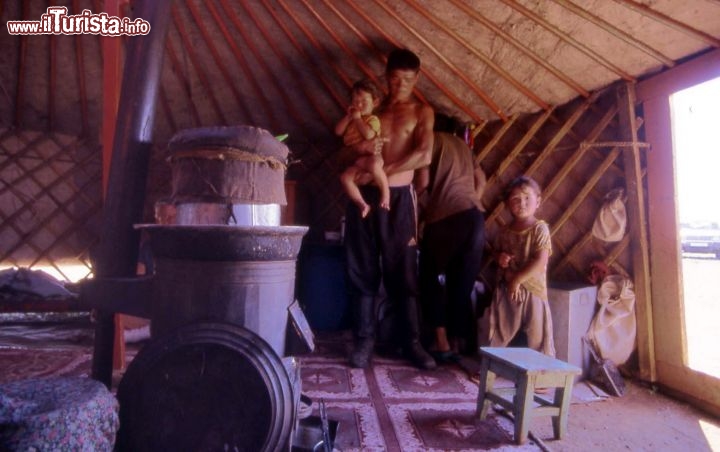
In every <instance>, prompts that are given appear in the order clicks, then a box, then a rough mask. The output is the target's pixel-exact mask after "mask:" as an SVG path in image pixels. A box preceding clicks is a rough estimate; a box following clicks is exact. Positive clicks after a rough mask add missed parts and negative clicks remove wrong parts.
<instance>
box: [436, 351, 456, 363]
mask: <svg viewBox="0 0 720 452" xmlns="http://www.w3.org/2000/svg"><path fill="white" fill-rule="evenodd" d="M430 354H431V355H432V357H433V358H435V361H436V362H437V363H438V364H452V363H457V362H458V361H460V355H458V354H457V353H455V352H454V351H452V350H445V351H444V352H443V351H440V350H433V351H432V352H430Z"/></svg>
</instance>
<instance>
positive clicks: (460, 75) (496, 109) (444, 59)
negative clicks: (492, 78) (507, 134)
mask: <svg viewBox="0 0 720 452" xmlns="http://www.w3.org/2000/svg"><path fill="white" fill-rule="evenodd" d="M374 1H375V3H376V4H377V5H378V6H379V7H381V8H382V9H383V10H384V11H385V12H386V13H387V14H388V15H390V17H392V18H393V19H395V20H396V21H397V22H398V23H399V24H400V25H402V26H403V28H404V29H405V30H407V31H408V32H409V33H410V34H412V35H413V36H414V37H415V38H416V39H418V40H419V41H420V42H422V43H423V45H424V46H425V47H427V48H428V49H430V51H431V52H433V53H434V54H435V56H436V57H437V58H438V59H439V60H440V61H442V62H443V63H445V65H446V66H447V67H448V68H450V70H451V71H452V73H453V74H455V75H456V76H457V77H458V78H459V79H460V80H462V81H463V82H465V84H466V85H467V86H468V87H469V88H470V89H471V90H472V91H473V92H474V93H475V94H476V95H477V96H478V97H479V98H480V99H481V100H482V101H483V103H484V104H485V105H487V107H488V108H489V109H490V110H491V111H492V112H493V113H495V114H496V115H497V116H498V118H500V119H502V120H503V121H507V120H508V116H507V115H506V114H505V112H503V111H502V109H501V108H500V106H499V105H497V104H496V103H495V101H494V100H493V99H492V98H491V97H490V95H489V94H487V93H486V92H485V91H483V90H482V89H480V87H478V86H476V85H475V84H474V83H473V81H472V80H470V79H469V78H468V76H467V75H466V73H465V72H464V71H463V70H461V69H460V68H458V67H457V65H456V64H455V63H453V62H452V61H450V59H448V58H447V57H446V56H445V55H444V54H443V52H441V51H440V50H439V49H438V48H437V47H436V46H434V45H433V44H432V42H430V41H429V40H428V39H427V38H426V37H425V36H423V35H422V34H420V33H419V32H418V31H417V30H416V29H415V28H414V27H412V26H411V25H410V24H408V23H407V22H406V21H405V20H404V19H403V18H402V17H400V15H399V14H398V13H397V12H395V10H393V9H392V8H390V6H388V5H387V4H386V3H385V2H384V1H379V0H374Z"/></svg>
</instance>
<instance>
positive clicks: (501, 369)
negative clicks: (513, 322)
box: [477, 347, 581, 444]
mask: <svg viewBox="0 0 720 452" xmlns="http://www.w3.org/2000/svg"><path fill="white" fill-rule="evenodd" d="M480 354H481V356H482V367H481V369H480V383H479V386H480V388H479V392H478V403H477V413H478V414H479V417H480V419H481V420H482V419H485V417H486V416H487V412H488V409H489V408H490V405H491V404H492V403H493V402H494V403H497V404H499V405H501V406H502V407H503V408H505V409H507V410H509V411H510V412H512V413H513V416H514V418H515V441H516V442H517V443H518V444H523V443H524V442H525V440H526V439H527V435H528V429H529V428H530V420H531V419H532V417H533V416H552V423H553V433H554V434H555V439H561V438H562V437H563V435H564V434H565V431H566V430H567V417H568V411H569V409H570V397H571V395H572V394H571V393H572V386H573V382H574V375H577V374H579V373H581V370H580V368H578V367H575V366H573V365H570V364H568V363H566V362H564V361H560V360H559V359H555V358H551V357H549V356H547V355H543V354H542V353H539V352H537V351H535V350H532V349H529V348H513V347H508V348H506V347H481V348H480ZM496 375H497V376H500V377H503V378H507V379H508V380H511V381H513V382H514V383H515V387H513V388H498V389H493V385H494V383H495V376H496ZM536 388H555V395H554V396H553V401H552V402H549V401H548V400H545V399H543V398H540V397H537V396H536V395H535V389H536Z"/></svg>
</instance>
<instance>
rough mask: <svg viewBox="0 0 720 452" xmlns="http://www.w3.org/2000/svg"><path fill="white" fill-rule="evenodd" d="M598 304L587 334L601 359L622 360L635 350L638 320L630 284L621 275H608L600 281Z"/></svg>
mask: <svg viewBox="0 0 720 452" xmlns="http://www.w3.org/2000/svg"><path fill="white" fill-rule="evenodd" d="M597 301H598V303H599V304H600V308H599V309H598V312H597V313H596V314H595V317H594V318H593V320H592V322H591V323H590V329H589V330H588V334H587V337H588V339H589V340H590V342H592V344H593V345H594V346H595V348H596V350H597V351H598V352H599V353H600V356H601V357H602V358H603V359H609V360H611V361H612V362H614V363H615V364H617V365H621V364H623V363H625V361H627V360H628V358H629V357H630V354H631V353H632V352H633V350H634V349H635V335H636V332H637V322H636V320H635V292H634V291H633V283H632V281H630V280H629V279H627V278H625V277H624V276H622V275H608V276H606V277H605V279H604V280H603V282H602V283H601V284H600V288H599V289H598V294H597Z"/></svg>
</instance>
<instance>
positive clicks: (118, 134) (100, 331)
mask: <svg viewBox="0 0 720 452" xmlns="http://www.w3.org/2000/svg"><path fill="white" fill-rule="evenodd" d="M171 4H172V0H138V1H136V2H134V5H135V13H134V17H135V18H141V19H144V20H146V21H148V22H149V23H150V26H151V29H150V33H149V34H147V35H140V36H133V37H130V38H128V41H127V51H126V59H125V68H124V71H123V79H122V89H121V92H120V105H119V107H118V115H117V122H116V128H115V137H114V139H113V152H112V161H111V165H110V174H109V180H108V185H107V193H106V197H105V205H104V219H103V229H102V238H101V242H100V244H99V246H98V249H97V253H96V254H95V256H94V262H93V264H94V265H93V266H94V271H95V277H96V278H98V279H104V278H123V277H131V276H134V275H135V269H136V265H137V257H138V246H139V241H140V236H139V232H138V231H136V230H135V229H134V228H133V225H134V224H136V223H141V222H142V219H143V206H144V203H145V186H146V183H147V174H148V167H149V161H150V152H151V149H152V134H153V127H154V119H155V104H156V100H157V94H158V91H159V89H160V73H161V69H162V62H163V53H164V49H165V37H166V35H167V29H168V25H169V22H170V7H171ZM114 39H121V38H114ZM84 303H86V304H88V305H93V306H102V300H85V301H84ZM96 322H97V323H96V328H95V348H94V353H93V363H92V377H93V378H94V379H96V380H99V381H101V382H102V383H104V384H105V385H106V386H108V387H110V385H111V384H112V358H113V341H114V335H115V324H114V320H113V312H111V311H108V310H103V309H101V308H99V309H98V310H97V312H96Z"/></svg>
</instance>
